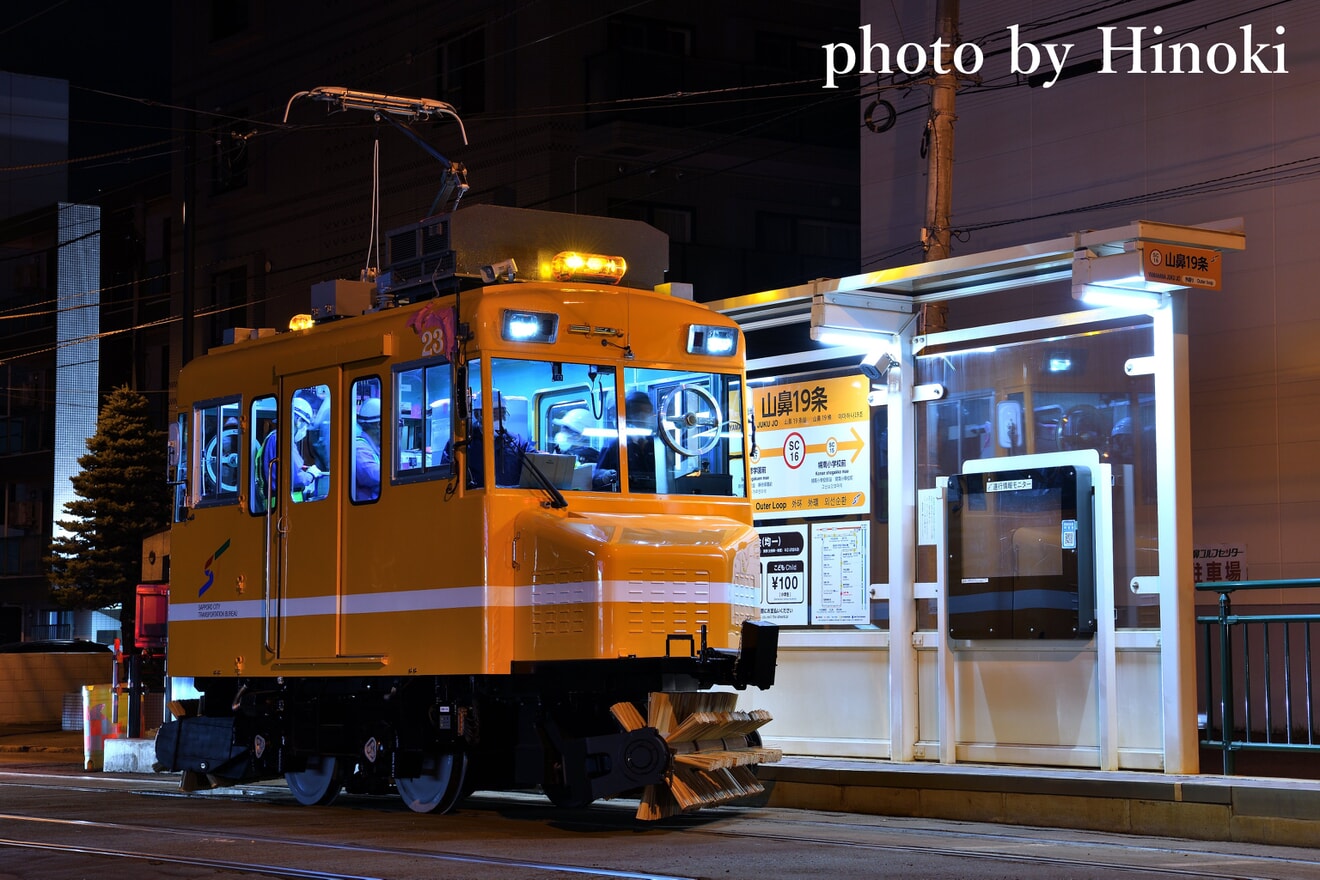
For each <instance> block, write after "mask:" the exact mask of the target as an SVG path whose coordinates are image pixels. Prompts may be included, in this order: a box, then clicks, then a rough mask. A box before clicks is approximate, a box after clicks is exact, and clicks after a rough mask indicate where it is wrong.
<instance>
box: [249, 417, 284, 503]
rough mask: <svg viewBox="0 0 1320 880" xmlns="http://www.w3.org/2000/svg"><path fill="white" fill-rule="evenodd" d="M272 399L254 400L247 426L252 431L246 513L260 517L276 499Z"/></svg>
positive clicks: (276, 448)
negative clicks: (250, 468) (250, 467)
mask: <svg viewBox="0 0 1320 880" xmlns="http://www.w3.org/2000/svg"><path fill="white" fill-rule="evenodd" d="M276 412H277V408H276V404H275V398H274V397H271V396H266V397H258V398H257V399H256V400H254V401H252V408H251V409H250V410H249V415H248V425H250V426H251V428H252V470H251V473H250V475H249V477H248V512H249V513H253V514H264V513H265V512H266V510H267V509H274V507H275V500H276V498H278V497H279V496H278V495H277V494H276V492H275V488H274V486H275V483H276V482H277V480H276V477H277V473H278V472H277V471H276V470H275V458H276V456H277V455H278V454H279V452H278V447H277V446H276V445H275V441H276V437H275V417H276Z"/></svg>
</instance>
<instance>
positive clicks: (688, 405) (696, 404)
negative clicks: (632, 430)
mask: <svg viewBox="0 0 1320 880" xmlns="http://www.w3.org/2000/svg"><path fill="white" fill-rule="evenodd" d="M723 421H724V420H723V419H722V418H720V405H719V402H718V401H716V400H715V397H714V396H713V395H712V394H711V393H710V392H709V391H707V390H706V389H705V388H702V387H701V386H699V385H680V386H678V387H677V388H675V389H674V390H673V391H671V392H669V394H668V395H666V397H665V399H664V402H663V403H661V404H660V439H661V440H664V441H665V445H666V446H668V447H669V448H670V449H672V450H674V451H675V452H677V453H678V454H679V455H701V454H702V453H703V452H709V451H710V450H711V449H713V448H715V444H716V443H718V442H720V425H721V424H722V423H723Z"/></svg>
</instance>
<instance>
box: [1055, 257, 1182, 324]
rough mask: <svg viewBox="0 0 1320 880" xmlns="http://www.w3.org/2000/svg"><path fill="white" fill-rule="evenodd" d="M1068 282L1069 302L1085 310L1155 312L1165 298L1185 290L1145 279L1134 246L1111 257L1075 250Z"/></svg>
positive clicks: (1155, 280)
mask: <svg viewBox="0 0 1320 880" xmlns="http://www.w3.org/2000/svg"><path fill="white" fill-rule="evenodd" d="M1072 281H1073V286H1072V295H1073V299H1076V300H1079V301H1080V302H1082V303H1085V304H1086V305H1088V306H1098V307H1111V308H1120V309H1127V310H1129V311H1133V312H1154V311H1158V310H1159V308H1160V307H1161V306H1162V305H1163V304H1164V302H1165V299H1166V296H1165V294H1167V293H1170V292H1172V291H1174V290H1180V289H1182V288H1184V287H1186V286H1187V285H1185V284H1171V283H1168V282H1165V281H1160V280H1157V279H1151V278H1147V277H1146V273H1144V272H1143V271H1142V251H1141V250H1139V249H1136V247H1135V244H1134V245H1133V249H1132V250H1123V251H1120V252H1118V253H1112V254H1097V253H1094V252H1093V251H1091V250H1088V249H1084V248H1083V249H1079V250H1078V251H1077V252H1076V253H1074V255H1073V278H1072Z"/></svg>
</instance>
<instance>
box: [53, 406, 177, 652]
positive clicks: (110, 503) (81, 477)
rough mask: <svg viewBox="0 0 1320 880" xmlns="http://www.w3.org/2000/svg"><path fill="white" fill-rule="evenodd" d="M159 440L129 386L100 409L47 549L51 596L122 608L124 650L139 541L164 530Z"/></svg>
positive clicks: (166, 505)
mask: <svg viewBox="0 0 1320 880" xmlns="http://www.w3.org/2000/svg"><path fill="white" fill-rule="evenodd" d="M165 454H166V453H165V437H164V432H162V431H158V430H155V429H153V428H152V426H151V422H150V419H149V416H148V402H147V399H146V397H144V396H143V395H142V394H140V393H138V392H137V391H133V390H131V389H130V388H128V387H127V386H121V387H119V388H116V389H114V390H113V391H111V392H110V393H109V394H108V395H107V396H106V398H105V402H104V404H103V405H102V406H101V412H100V415H99V416H98V418H97V424H96V434H95V435H93V436H92V437H91V439H89V440H88V441H87V453H86V454H85V455H83V456H82V457H81V458H79V459H78V464H79V466H80V467H81V468H82V470H81V471H79V472H78V473H77V474H75V475H74V476H73V477H71V478H70V480H71V481H72V482H73V491H74V494H75V495H77V496H78V497H77V499H76V500H74V501H69V502H66V503H65V505H64V513H65V514H66V515H67V516H68V519H63V520H60V526H61V527H62V528H63V529H65V530H66V531H67V532H68V534H67V535H63V536H60V537H57V538H56V539H55V540H54V541H53V542H52V544H51V555H50V557H48V559H47V562H49V564H50V575H49V580H50V585H51V591H52V593H53V594H54V596H55V599H56V601H57V602H59V604H60V605H62V606H64V607H66V608H79V609H97V608H105V607H107V606H111V605H116V604H118V605H120V606H121V612H120V625H121V632H122V635H123V638H124V639H125V641H126V643H128V644H131V642H129V641H128V640H130V639H132V637H133V615H134V613H135V611H136V605H137V602H136V588H137V583H138V581H139V580H140V579H141V577H142V541H143V539H144V538H146V537H147V536H148V535H150V534H152V533H153V532H157V531H159V530H160V529H162V528H164V527H165V525H166V524H167V523H168V522H169V512H170V494H169V486H168V484H167V482H166V473H165Z"/></svg>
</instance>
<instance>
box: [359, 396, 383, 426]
mask: <svg viewBox="0 0 1320 880" xmlns="http://www.w3.org/2000/svg"><path fill="white" fill-rule="evenodd" d="M357 417H358V421H359V422H379V421H380V398H379V397H368V398H367V399H366V400H364V401H362V405H361V406H360V407H358V412H357Z"/></svg>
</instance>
